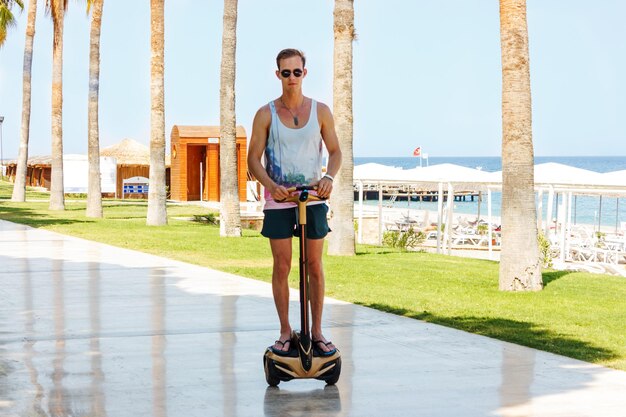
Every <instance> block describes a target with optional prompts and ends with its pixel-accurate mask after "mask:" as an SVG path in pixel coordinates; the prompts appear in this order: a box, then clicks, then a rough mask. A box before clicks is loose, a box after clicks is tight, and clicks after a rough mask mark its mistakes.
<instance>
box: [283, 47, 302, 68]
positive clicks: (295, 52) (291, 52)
mask: <svg viewBox="0 0 626 417" xmlns="http://www.w3.org/2000/svg"><path fill="white" fill-rule="evenodd" d="M293 56H299V57H300V59H301V60H302V68H304V66H305V65H306V57H305V56H304V52H302V51H301V50H299V49H293V48H287V49H283V50H282V51H280V52H279V53H278V55H276V66H277V67H278V69H280V60H281V59H287V58H291V57H293Z"/></svg>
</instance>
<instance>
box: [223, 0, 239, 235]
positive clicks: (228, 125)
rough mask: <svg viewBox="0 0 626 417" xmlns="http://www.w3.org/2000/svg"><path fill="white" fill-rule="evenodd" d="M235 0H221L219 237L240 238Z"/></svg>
mask: <svg viewBox="0 0 626 417" xmlns="http://www.w3.org/2000/svg"><path fill="white" fill-rule="evenodd" d="M236 50H237V0H224V29H223V31H222V67H221V74H220V214H221V220H220V236H227V237H240V236H241V214H240V211H239V210H240V205H239V181H238V178H237V139H236V129H237V128H236V115H235V67H236V65H235V56H236Z"/></svg>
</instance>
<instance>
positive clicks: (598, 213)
mask: <svg viewBox="0 0 626 417" xmlns="http://www.w3.org/2000/svg"><path fill="white" fill-rule="evenodd" d="M371 162H374V163H378V164H382V165H387V166H391V167H398V168H402V169H411V168H415V167H416V166H419V164H420V159H419V158H416V157H397V158H396V157H355V158H354V165H355V166H356V165H362V164H366V163H371ZM546 162H557V163H560V164H564V165H569V166H573V167H576V168H582V169H587V170H590V171H595V172H598V173H605V172H612V171H620V170H623V169H626V156H584V157H583V156H538V157H535V164H543V163H546ZM443 163H450V164H456V165H461V166H464V167H468V168H478V169H481V170H483V171H485V172H496V171H501V170H502V158H500V157H495V156H493V157H489V156H485V157H480V156H479V157H461V156H451V157H443V156H442V157H429V158H428V160H426V159H422V166H426V165H427V164H428V165H436V164H443ZM558 198H559V196H557V195H555V196H554V199H555V200H554V201H553V207H555V208H556V209H555V211H554V213H553V217H555V218H556V216H557V215H558V211H557V210H558V208H557V207H558V205H559V201H558ZM561 198H562V197H561ZM547 199H548V196H547V195H546V193H544V195H543V208H544V213H543V215H542V218H543V219H545V218H546V215H547V214H546V210H547V207H548V204H547ZM475 200H476V199H475ZM368 203H369V204H376V202H374V201H369V202H368ZM500 203H501V194H500V193H499V192H493V193H492V208H491V209H492V214H493V216H496V217H499V216H500V206H501V204H500ZM393 204H394V207H397V208H407V209H410V210H432V211H436V210H437V203H436V202H426V201H416V200H413V201H406V200H405V201H396V202H394V203H393ZM453 209H454V213H459V214H470V215H471V214H475V215H478V213H479V212H480V217H481V218H483V219H485V220H486V218H487V198H486V196H485V197H484V198H483V201H482V202H481V206H480V211H479V208H478V202H477V201H469V200H468V201H455V202H454V208H453ZM622 222H626V198H623V197H622V198H616V197H609V196H602V197H601V198H600V197H599V196H583V195H579V196H575V197H574V199H573V207H572V223H574V224H586V225H593V226H594V228H595V229H601V230H603V231H611V230H612V229H616V230H618V229H619V228H620V227H621V225H622Z"/></svg>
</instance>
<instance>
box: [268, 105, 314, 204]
mask: <svg viewBox="0 0 626 417" xmlns="http://www.w3.org/2000/svg"><path fill="white" fill-rule="evenodd" d="M269 106H270V110H271V112H272V123H271V125H270V132H269V136H268V138H267V147H266V148H265V170H266V171H267V174H268V175H269V176H270V178H271V179H272V180H273V181H274V182H275V183H276V184H279V185H282V186H285V187H292V186H296V185H309V184H311V183H313V182H316V181H319V179H320V178H321V177H322V135H321V133H320V124H319V121H318V119H317V102H316V101H315V100H311V113H310V114H309V120H308V121H307V123H306V125H304V126H303V127H302V128H300V129H292V128H289V127H287V126H285V125H284V124H283V122H281V121H280V117H278V113H277V112H276V107H275V106H274V102H273V101H271V102H270V103H269ZM295 205H296V204H295V203H277V202H275V201H274V199H273V198H272V195H271V194H270V192H269V191H268V190H265V209H266V210H271V209H283V208H289V207H294V206H295Z"/></svg>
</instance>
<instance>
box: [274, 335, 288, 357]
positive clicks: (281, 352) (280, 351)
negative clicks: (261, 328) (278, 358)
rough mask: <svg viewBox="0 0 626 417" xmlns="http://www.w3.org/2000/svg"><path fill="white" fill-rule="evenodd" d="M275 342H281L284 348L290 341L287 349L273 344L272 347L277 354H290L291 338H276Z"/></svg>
mask: <svg viewBox="0 0 626 417" xmlns="http://www.w3.org/2000/svg"><path fill="white" fill-rule="evenodd" d="M274 343H275V344H276V343H279V344H280V345H281V346H282V347H283V348H284V347H285V345H286V344H287V343H289V349H287V350H280V349H276V348H275V347H274V346H272V347H271V349H272V352H274V353H275V354H277V355H283V356H286V355H289V352H291V339H287V340H284V341H283V340H276V341H275V342H274Z"/></svg>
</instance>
